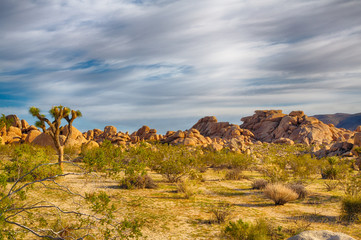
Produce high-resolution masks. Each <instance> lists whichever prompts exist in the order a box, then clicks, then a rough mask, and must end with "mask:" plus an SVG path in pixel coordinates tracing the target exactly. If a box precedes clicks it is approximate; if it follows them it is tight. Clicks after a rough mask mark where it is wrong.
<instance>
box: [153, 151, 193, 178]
mask: <svg viewBox="0 0 361 240" xmlns="http://www.w3.org/2000/svg"><path fill="white" fill-rule="evenodd" d="M158 148H159V149H158V151H157V152H156V153H155V157H154V159H153V160H152V162H151V164H150V167H151V168H152V169H153V170H155V171H156V172H158V173H159V174H161V175H162V176H163V177H164V178H166V179H167V180H168V181H169V182H178V181H179V180H181V178H182V177H184V176H186V175H187V174H189V173H190V171H191V170H192V169H193V170H196V169H197V166H198V165H197V164H198V162H199V161H198V159H197V154H195V153H194V150H192V149H188V148H186V147H184V146H176V147H175V146H167V145H163V146H158Z"/></svg>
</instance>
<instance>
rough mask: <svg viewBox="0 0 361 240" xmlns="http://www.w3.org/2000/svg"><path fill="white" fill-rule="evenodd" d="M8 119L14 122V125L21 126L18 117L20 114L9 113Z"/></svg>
mask: <svg viewBox="0 0 361 240" xmlns="http://www.w3.org/2000/svg"><path fill="white" fill-rule="evenodd" d="M6 119H7V120H10V121H11V124H12V126H13V127H17V128H21V121H20V119H19V118H18V116H16V115H7V116H6Z"/></svg>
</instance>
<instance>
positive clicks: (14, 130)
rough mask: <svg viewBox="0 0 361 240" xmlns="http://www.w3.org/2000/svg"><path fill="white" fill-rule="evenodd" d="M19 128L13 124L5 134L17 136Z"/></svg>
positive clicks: (19, 132)
mask: <svg viewBox="0 0 361 240" xmlns="http://www.w3.org/2000/svg"><path fill="white" fill-rule="evenodd" d="M21 134H22V133H21V129H20V128H18V127H13V126H10V128H9V130H8V132H7V135H8V136H10V135H14V136H19V137H21Z"/></svg>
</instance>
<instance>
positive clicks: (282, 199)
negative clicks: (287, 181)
mask: <svg viewBox="0 0 361 240" xmlns="http://www.w3.org/2000/svg"><path fill="white" fill-rule="evenodd" d="M263 193H264V195H265V196H266V197H267V198H269V199H271V200H272V201H273V202H274V203H275V205H284V204H285V203H287V202H289V201H293V200H296V199H297V198H298V194H297V193H296V192H295V191H293V190H292V189H290V188H289V187H286V186H284V185H282V184H279V183H275V184H268V185H267V186H266V188H265V190H264V192H263Z"/></svg>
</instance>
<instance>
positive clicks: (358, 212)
mask: <svg viewBox="0 0 361 240" xmlns="http://www.w3.org/2000/svg"><path fill="white" fill-rule="evenodd" d="M341 212H342V214H341V218H342V219H345V220H347V221H349V222H354V221H361V195H357V196H351V195H348V196H346V197H345V198H343V199H342V203H341Z"/></svg>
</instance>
